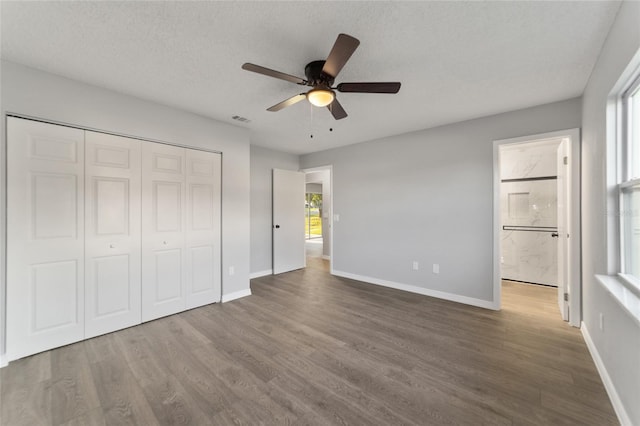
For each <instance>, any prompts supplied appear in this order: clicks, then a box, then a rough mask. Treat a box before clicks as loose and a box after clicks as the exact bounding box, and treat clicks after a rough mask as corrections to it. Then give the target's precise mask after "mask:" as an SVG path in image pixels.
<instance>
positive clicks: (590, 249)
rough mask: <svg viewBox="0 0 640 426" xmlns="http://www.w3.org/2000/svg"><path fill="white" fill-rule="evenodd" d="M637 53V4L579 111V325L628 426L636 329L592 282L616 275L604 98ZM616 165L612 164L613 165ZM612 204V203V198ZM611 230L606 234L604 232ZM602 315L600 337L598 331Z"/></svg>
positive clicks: (638, 352)
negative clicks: (609, 242) (610, 243)
mask: <svg viewBox="0 0 640 426" xmlns="http://www.w3.org/2000/svg"><path fill="white" fill-rule="evenodd" d="M638 49H640V3H638V2H624V3H623V4H622V6H621V8H620V11H619V12H618V16H617V18H616V21H615V23H614V25H613V27H612V29H611V32H610V33H609V36H608V38H607V40H606V42H605V45H604V47H603V49H602V52H601V53H600V57H599V59H598V62H597V63H596V66H595V67H594V70H593V73H592V75H591V78H590V80H589V83H588V85H587V87H586V89H585V92H584V98H583V109H582V121H583V131H582V143H583V146H582V186H583V190H582V227H583V235H582V241H583V252H582V255H583V259H582V276H583V293H582V294H583V300H582V304H583V321H584V324H585V325H586V328H587V330H588V331H589V334H590V336H591V338H592V341H593V343H594V345H595V347H596V349H597V351H598V353H599V355H600V357H601V359H602V361H603V363H604V366H605V368H606V370H607V372H608V374H609V376H610V378H611V381H612V383H613V385H614V387H615V388H616V392H617V393H618V395H619V396H620V400H621V402H622V404H623V406H624V407H625V408H624V409H625V411H626V412H627V414H628V415H629V417H630V419H631V424H635V425H639V424H640V325H638V323H637V322H635V321H634V320H633V319H632V318H631V316H630V315H629V314H628V313H627V312H626V311H624V310H622V309H621V308H620V306H619V305H618V303H617V302H616V301H615V300H614V299H613V298H612V297H611V295H610V294H609V293H608V292H607V291H606V290H605V289H604V288H603V287H602V286H601V285H600V284H599V283H598V282H597V281H596V280H595V279H594V274H612V273H615V272H616V271H617V269H618V262H617V256H616V253H615V250H614V251H613V252H611V253H608V250H607V245H606V241H607V240H608V238H609V239H611V238H614V239H613V241H615V234H616V233H617V230H616V229H615V226H614V225H615V223H616V222H617V218H616V215H615V214H610V215H607V212H609V211H611V212H614V211H617V210H618V207H617V205H615V201H614V204H613V205H607V197H606V191H607V181H606V179H605V176H606V174H607V172H611V170H607V166H606V164H607V131H606V115H605V111H606V108H607V97H608V95H609V93H610V92H611V91H612V89H613V88H614V85H615V84H616V82H617V81H618V79H619V78H620V77H621V74H622V72H623V71H624V70H625V68H626V67H627V65H628V64H629V62H630V61H631V59H632V57H633V56H634V54H636V53H637V52H639V51H638ZM613 161H615V160H613ZM614 198H615V197H614ZM608 227H609V230H608V229H607V228H608ZM600 313H602V314H603V315H604V318H605V321H604V324H605V326H604V331H600V329H599V316H600Z"/></svg>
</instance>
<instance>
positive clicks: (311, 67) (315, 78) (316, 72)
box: [304, 61, 335, 87]
mask: <svg viewBox="0 0 640 426" xmlns="http://www.w3.org/2000/svg"><path fill="white" fill-rule="evenodd" d="M324 63H325V61H313V62H309V63H308V64H307V66H306V67H304V75H305V76H306V77H307V81H308V85H309V86H313V87H316V86H327V87H331V85H332V84H333V81H334V80H335V79H334V77H332V76H330V75H329V74H327V73H324V72H322V67H324Z"/></svg>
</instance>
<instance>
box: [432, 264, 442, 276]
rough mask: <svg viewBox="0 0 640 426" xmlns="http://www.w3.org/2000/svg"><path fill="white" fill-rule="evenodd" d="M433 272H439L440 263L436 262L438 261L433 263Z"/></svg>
mask: <svg viewBox="0 0 640 426" xmlns="http://www.w3.org/2000/svg"><path fill="white" fill-rule="evenodd" d="M433 273H434V274H439V273H440V264H438V263H434V264H433Z"/></svg>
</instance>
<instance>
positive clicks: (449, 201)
mask: <svg viewBox="0 0 640 426" xmlns="http://www.w3.org/2000/svg"><path fill="white" fill-rule="evenodd" d="M580 111H581V103H580V99H571V100H567V101H563V102H558V103H553V104H549V105H543V106H539V107H534V108H529V109H525V110H520V111H514V112H509V113H505V114H500V115H495V116H491V117H485V118H480V119H476V120H471V121H466V122H462V123H456V124H452V125H448V126H442V127H438V128H434V129H428V130H422V131H418V132H413V133H408V134H404V135H398V136H393V137H388V138H384V139H379V140H376V141H370V142H365V143H361V144H356V145H351V146H347V147H343V148H338V149H332V150H328V151H323V152H318V153H313V154H308V155H304V156H301V159H300V161H301V167H302V168H303V169H305V168H310V167H315V166H321V165H325V164H332V165H333V182H332V189H333V203H334V204H333V213H334V216H335V215H339V216H340V220H339V221H335V220H334V228H333V238H334V244H333V253H332V262H333V268H334V272H336V273H337V274H342V275H345V276H351V277H358V278H360V279H364V280H367V281H370V282H376V283H381V284H386V285H392V286H396V287H398V288H404V289H407V290H411V291H416V292H418V293H422V294H432V295H436V296H439V297H444V298H448V299H453V300H458V301H462V302H465V303H471V304H476V305H479V306H487V307H490V306H493V304H494V301H493V258H492V253H493V230H492V227H493V141H494V140H497V139H506V138H512V137H517V136H525V135H531V134H538V133H545V132H551V131H555V130H564V129H570V128H576V127H580ZM413 261H418V262H419V270H418V271H414V270H412V262H413ZM434 263H435V264H439V266H440V273H439V274H434V273H433V272H432V265H433V264H434Z"/></svg>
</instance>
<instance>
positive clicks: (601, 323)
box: [600, 312, 604, 331]
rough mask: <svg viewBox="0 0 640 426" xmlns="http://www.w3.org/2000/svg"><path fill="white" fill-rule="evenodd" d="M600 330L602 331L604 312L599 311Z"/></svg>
mask: <svg viewBox="0 0 640 426" xmlns="http://www.w3.org/2000/svg"><path fill="white" fill-rule="evenodd" d="M600 331H604V314H603V313H602V312H600Z"/></svg>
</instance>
